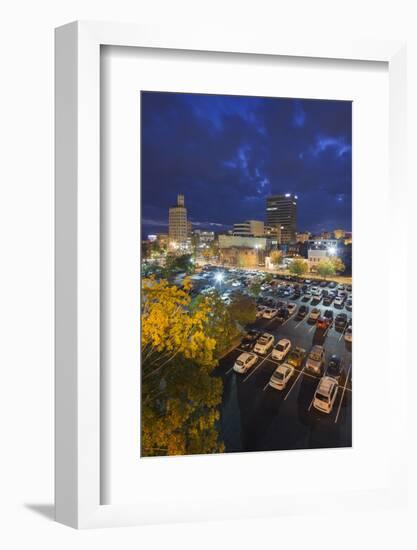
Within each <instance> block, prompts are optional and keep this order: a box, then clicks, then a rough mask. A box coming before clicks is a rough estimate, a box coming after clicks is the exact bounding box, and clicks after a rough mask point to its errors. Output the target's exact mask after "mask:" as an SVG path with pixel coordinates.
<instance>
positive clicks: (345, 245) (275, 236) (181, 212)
mask: <svg viewBox="0 0 417 550" xmlns="http://www.w3.org/2000/svg"><path fill="white" fill-rule="evenodd" d="M297 203H298V196H297V195H294V194H291V193H285V194H281V195H273V196H270V197H267V199H266V205H265V219H264V220H255V219H250V220H241V221H237V222H236V223H234V225H233V228H232V229H231V230H229V231H227V232H223V233H215V232H214V231H208V230H203V229H193V228H192V224H191V222H190V220H189V218H188V214H187V208H186V206H185V199H184V195H182V194H179V195H178V196H177V202H176V204H175V205H174V206H172V207H170V208H169V214H168V228H169V229H168V234H158V235H153V236H149V237H151V238H152V239H153V240H154V239H157V240H158V242H159V243H160V244H163V246H165V247H166V248H167V250H168V252H169V253H174V254H185V253H191V252H193V253H195V254H196V257H197V260H200V261H209V260H210V256H209V255H208V250H209V249H215V250H216V253H217V256H218V257H217V259H218V260H219V262H220V263H221V264H223V265H228V266H237V267H247V268H251V267H267V268H270V267H272V263H271V261H270V256H271V253H272V252H273V251H274V250H279V251H281V252H282V254H283V257H284V258H285V259H286V262H287V263H288V262H291V260H292V258H296V257H301V258H304V259H306V260H307V261H308V266H309V270H310V271H315V269H316V268H317V265H318V263H319V262H320V261H322V260H325V259H326V258H328V257H329V256H334V255H336V256H338V257H340V258H341V260H342V261H343V263H344V264H345V266H346V273H350V272H351V265H352V260H351V258H352V235H351V233H349V232H347V231H345V230H343V229H335V230H333V231H324V232H322V233H321V234H319V235H312V234H311V233H310V232H308V231H304V232H297ZM213 245H215V246H213ZM213 255H214V253H213ZM212 259H213V261H215V258H214V257H213V258H212Z"/></svg>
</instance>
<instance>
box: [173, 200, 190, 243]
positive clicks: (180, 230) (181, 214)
mask: <svg viewBox="0 0 417 550" xmlns="http://www.w3.org/2000/svg"><path fill="white" fill-rule="evenodd" d="M188 230H189V226H188V223H187V209H186V208H185V203H184V195H178V196H177V204H176V206H172V207H171V208H170V209H169V244H170V247H172V248H173V249H182V248H186V247H187V245H188Z"/></svg>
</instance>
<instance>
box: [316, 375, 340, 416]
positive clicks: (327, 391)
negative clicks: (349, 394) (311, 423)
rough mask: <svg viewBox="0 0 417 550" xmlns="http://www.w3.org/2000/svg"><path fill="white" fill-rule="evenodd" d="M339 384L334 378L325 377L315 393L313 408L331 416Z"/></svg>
mask: <svg viewBox="0 0 417 550" xmlns="http://www.w3.org/2000/svg"><path fill="white" fill-rule="evenodd" d="M337 390H338V384H337V382H336V380H335V379H334V378H330V377H329V376H323V378H322V379H321V380H320V382H319V383H318V386H317V389H316V391H315V393H314V399H313V407H314V408H315V409H317V410H318V411H321V412H324V413H326V414H329V413H331V412H332V410H333V405H334V402H335V401H336V396H337Z"/></svg>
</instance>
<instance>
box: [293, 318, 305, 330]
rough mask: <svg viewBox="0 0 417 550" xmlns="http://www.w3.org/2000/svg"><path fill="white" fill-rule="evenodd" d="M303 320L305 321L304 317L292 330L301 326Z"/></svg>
mask: <svg viewBox="0 0 417 550" xmlns="http://www.w3.org/2000/svg"><path fill="white" fill-rule="evenodd" d="M305 320H306V318H305V317H304V319H301V321H300V322H299V323H297V324H296V325H295V327H294V328H295V329H296V328H298V327H299V326H300V325H301V323H304V321H305Z"/></svg>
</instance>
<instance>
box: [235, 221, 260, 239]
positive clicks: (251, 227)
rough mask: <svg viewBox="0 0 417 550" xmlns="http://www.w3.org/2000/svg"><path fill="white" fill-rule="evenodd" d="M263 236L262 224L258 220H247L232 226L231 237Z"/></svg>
mask: <svg viewBox="0 0 417 550" xmlns="http://www.w3.org/2000/svg"><path fill="white" fill-rule="evenodd" d="M263 234H264V222H262V221H259V220H247V221H245V222H240V223H235V224H234V225H233V235H236V236H242V237H262V236H263Z"/></svg>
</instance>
